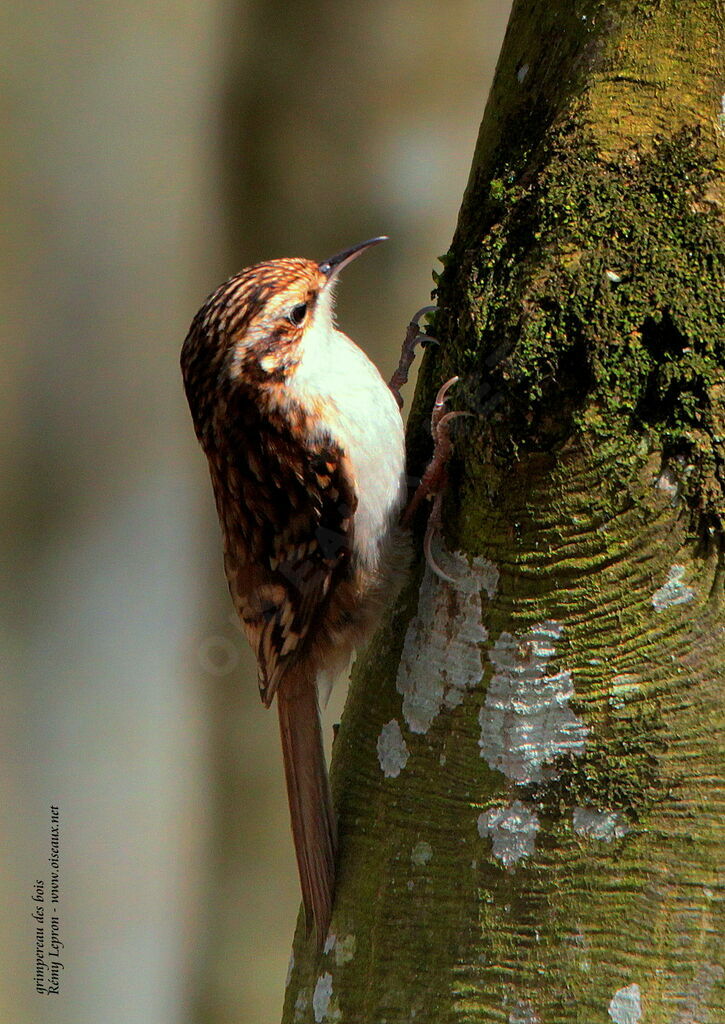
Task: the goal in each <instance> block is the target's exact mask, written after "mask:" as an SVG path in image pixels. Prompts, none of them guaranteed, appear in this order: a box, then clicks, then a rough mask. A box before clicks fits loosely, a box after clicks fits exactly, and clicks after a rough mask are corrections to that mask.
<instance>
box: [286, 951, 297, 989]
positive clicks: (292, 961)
mask: <svg viewBox="0 0 725 1024" xmlns="http://www.w3.org/2000/svg"><path fill="white" fill-rule="evenodd" d="M294 969H295V955H294V953H290V958H289V963H288V964H287V977H286V978H285V981H284V987H285V988H288V987H289V983H290V981H291V980H292V971H293V970H294Z"/></svg>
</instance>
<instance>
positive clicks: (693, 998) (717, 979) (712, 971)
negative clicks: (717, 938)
mask: <svg viewBox="0 0 725 1024" xmlns="http://www.w3.org/2000/svg"><path fill="white" fill-rule="evenodd" d="M723 980H725V970H723V969H722V967H721V966H720V965H719V964H710V963H706V964H703V965H702V967H701V968H700V969H699V970H698V972H697V974H696V975H695V977H694V978H693V980H692V984H691V985H690V987H689V988H688V990H687V991H686V992H685V993H684V994H683V995H682V996H681V997H680V998H679V999H678V1003H679V1009H678V1012H677V1016H675V1017H673V1018H672V1024H699V1022H700V1021H702V1022H703V1024H704V1022H706V1021H709V1020H710V1014H709V1013H708V1006H707V1004H708V1000H709V996H710V989H711V988H712V987H713V985H717V984H721V983H722V982H723Z"/></svg>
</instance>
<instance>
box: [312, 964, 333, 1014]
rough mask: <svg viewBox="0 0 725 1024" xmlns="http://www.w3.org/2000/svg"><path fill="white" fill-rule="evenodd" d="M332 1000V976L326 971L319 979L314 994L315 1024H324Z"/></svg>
mask: <svg viewBox="0 0 725 1024" xmlns="http://www.w3.org/2000/svg"><path fill="white" fill-rule="evenodd" d="M331 998H332V975H331V974H330V973H329V971H325V973H324V974H321V975H320V977H319V978H318V979H317V984H316V985H315V991H314V993H313V994H312V1011H313V1013H314V1015H315V1024H322V1021H324V1020H325V1018H326V1017H327V1011H328V1009H329V1006H330V999H331Z"/></svg>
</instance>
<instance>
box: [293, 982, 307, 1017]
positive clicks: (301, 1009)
mask: <svg viewBox="0 0 725 1024" xmlns="http://www.w3.org/2000/svg"><path fill="white" fill-rule="evenodd" d="M309 1002H310V996H309V992H308V991H307V989H306V988H301V989H300V991H299V992H298V994H297V998H296V999H295V1012H294V1018H293V1020H294V1024H301V1021H303V1020H304V1019H305V1017H306V1016H307V1007H308V1005H309Z"/></svg>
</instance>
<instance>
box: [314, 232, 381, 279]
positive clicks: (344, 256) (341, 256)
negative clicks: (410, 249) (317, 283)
mask: <svg viewBox="0 0 725 1024" xmlns="http://www.w3.org/2000/svg"><path fill="white" fill-rule="evenodd" d="M387 240H388V236H387V235H379V236H378V237H377V238H369V239H368V240H367V242H358V244H357V245H353V246H352V247H351V248H350V249H343V250H342V252H339V253H338V254H337V256H330V257H329V259H326V260H322V261H321V262H320V263H319V264H318V267H319V269H320V273H321V274H324V275H325V277H327V279H328V280H329V281H332V279H333V278H335V277H337V275H338V274H339V273H340V271H341V270H342V268H343V267H346V266H347V265H348V263H352V261H353V260H354V259H356V258H357V257H358V256H359V255H360V254H361V253H363V252H365V250H366V249H369V248H370V247H371V246H373V245H377V244H378V242H387Z"/></svg>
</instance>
